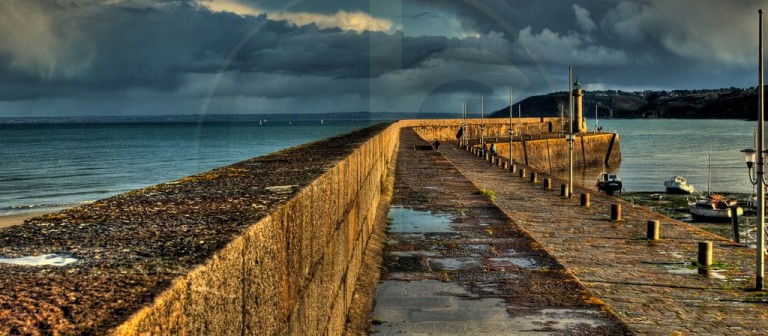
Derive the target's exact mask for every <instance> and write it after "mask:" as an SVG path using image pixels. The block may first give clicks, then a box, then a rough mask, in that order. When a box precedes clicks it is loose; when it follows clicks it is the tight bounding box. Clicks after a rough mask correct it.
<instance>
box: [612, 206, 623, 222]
mask: <svg viewBox="0 0 768 336" xmlns="http://www.w3.org/2000/svg"><path fill="white" fill-rule="evenodd" d="M611 220H612V221H614V222H616V221H620V220H621V204H611Z"/></svg>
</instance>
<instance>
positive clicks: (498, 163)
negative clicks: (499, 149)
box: [496, 158, 504, 167]
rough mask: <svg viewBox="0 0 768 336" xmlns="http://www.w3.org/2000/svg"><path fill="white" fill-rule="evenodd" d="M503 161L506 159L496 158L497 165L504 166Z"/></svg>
mask: <svg viewBox="0 0 768 336" xmlns="http://www.w3.org/2000/svg"><path fill="white" fill-rule="evenodd" d="M503 163H504V160H502V159H501V158H498V159H497V160H496V165H497V166H499V167H502V166H503Z"/></svg>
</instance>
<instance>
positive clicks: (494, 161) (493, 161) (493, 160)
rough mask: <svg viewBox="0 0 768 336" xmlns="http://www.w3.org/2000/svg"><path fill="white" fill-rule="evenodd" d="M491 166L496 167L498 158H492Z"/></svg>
mask: <svg viewBox="0 0 768 336" xmlns="http://www.w3.org/2000/svg"><path fill="white" fill-rule="evenodd" d="M491 165H492V166H495V165H496V157H495V156H491Z"/></svg>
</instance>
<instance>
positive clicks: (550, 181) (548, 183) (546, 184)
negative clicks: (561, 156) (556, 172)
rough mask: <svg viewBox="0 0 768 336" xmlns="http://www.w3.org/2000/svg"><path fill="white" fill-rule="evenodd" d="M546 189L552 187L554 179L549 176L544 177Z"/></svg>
mask: <svg viewBox="0 0 768 336" xmlns="http://www.w3.org/2000/svg"><path fill="white" fill-rule="evenodd" d="M544 189H552V179H551V178H549V177H547V178H545V179H544Z"/></svg>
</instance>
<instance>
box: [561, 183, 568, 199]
mask: <svg viewBox="0 0 768 336" xmlns="http://www.w3.org/2000/svg"><path fill="white" fill-rule="evenodd" d="M560 196H563V197H568V185H567V184H561V185H560Z"/></svg>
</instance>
